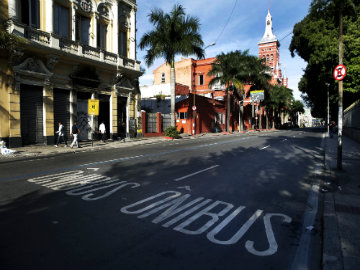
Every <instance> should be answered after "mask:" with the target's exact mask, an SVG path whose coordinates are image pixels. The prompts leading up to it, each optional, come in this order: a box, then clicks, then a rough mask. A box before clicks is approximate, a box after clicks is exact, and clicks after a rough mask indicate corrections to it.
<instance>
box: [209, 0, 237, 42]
mask: <svg viewBox="0 0 360 270" xmlns="http://www.w3.org/2000/svg"><path fill="white" fill-rule="evenodd" d="M237 1H238V0H235V4H234V7H233V8H232V10H231V13H230V16H229V18H228V20H227V22H226V23H225V25H224V27H223V29H222V30H221V32H220V34H219V35H218V37H217V38H216V40H215V43H217V41H218V40H219V38H220V37H221V35H222V34H223V32H224V30H225V28H226V26H227V25H228V23H229V21H230V19H231V16H232V14H233V12H234V10H235V7H236V3H237Z"/></svg>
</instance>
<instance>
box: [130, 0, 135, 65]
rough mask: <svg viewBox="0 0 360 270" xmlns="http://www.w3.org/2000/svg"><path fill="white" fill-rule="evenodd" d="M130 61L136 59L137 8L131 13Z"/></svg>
mask: <svg viewBox="0 0 360 270" xmlns="http://www.w3.org/2000/svg"><path fill="white" fill-rule="evenodd" d="M130 22H131V25H130V55H129V58H130V59H136V8H135V7H133V8H132V9H131V12H130Z"/></svg>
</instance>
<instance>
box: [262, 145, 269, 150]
mask: <svg viewBox="0 0 360 270" xmlns="http://www.w3.org/2000/svg"><path fill="white" fill-rule="evenodd" d="M269 147H270V145H267V146H264V147H263V148H261V149H260V150H264V149H266V148H269Z"/></svg>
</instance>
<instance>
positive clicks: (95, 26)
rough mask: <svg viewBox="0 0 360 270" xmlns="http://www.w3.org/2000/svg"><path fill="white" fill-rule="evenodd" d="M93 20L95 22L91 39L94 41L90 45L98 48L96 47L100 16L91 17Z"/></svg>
mask: <svg viewBox="0 0 360 270" xmlns="http://www.w3.org/2000/svg"><path fill="white" fill-rule="evenodd" d="M91 18H92V21H93V27H92V29H93V30H94V31H93V33H92V35H90V36H91V38H92V39H93V40H92V43H90V45H91V44H92V46H93V47H94V48H96V47H97V21H98V19H99V16H98V15H96V14H95V13H94V14H93V15H92V16H91Z"/></svg>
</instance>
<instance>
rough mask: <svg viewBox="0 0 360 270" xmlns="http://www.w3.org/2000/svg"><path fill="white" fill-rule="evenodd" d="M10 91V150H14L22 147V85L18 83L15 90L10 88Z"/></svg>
mask: <svg viewBox="0 0 360 270" xmlns="http://www.w3.org/2000/svg"><path fill="white" fill-rule="evenodd" d="M9 90H10V91H9V102H10V107H9V115H10V119H9V121H10V127H9V129H10V130H9V148H12V147H20V146H22V140H21V119H20V83H19V82H16V84H15V88H10V89H9Z"/></svg>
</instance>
